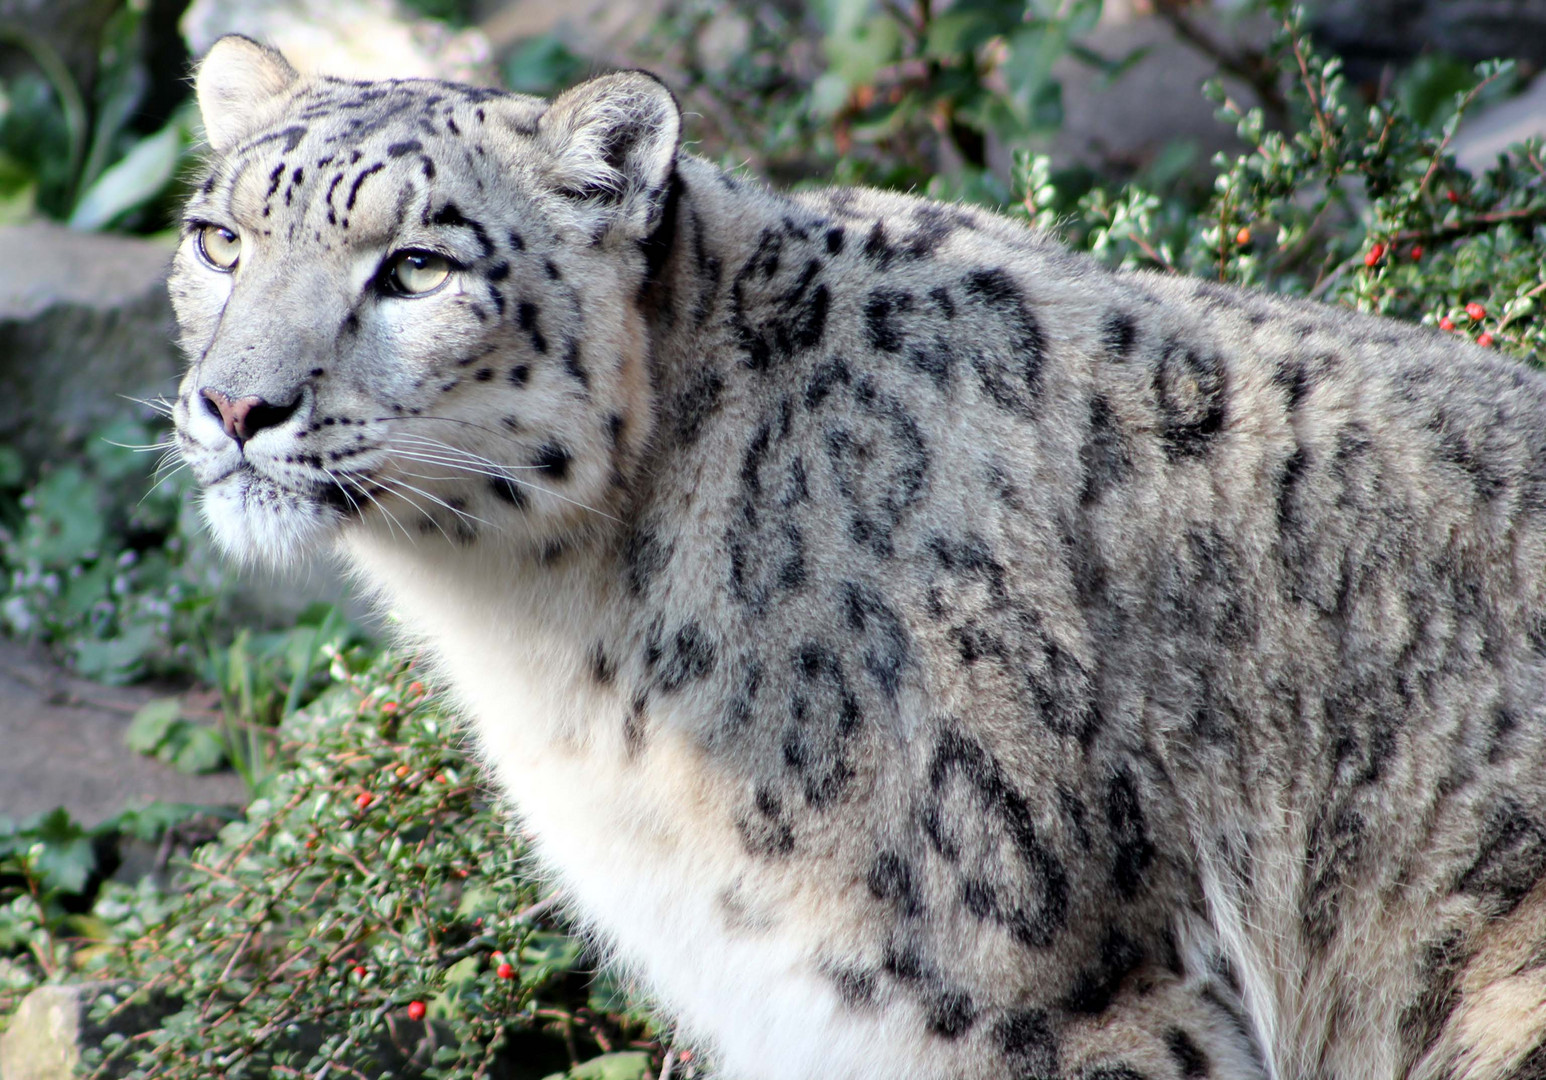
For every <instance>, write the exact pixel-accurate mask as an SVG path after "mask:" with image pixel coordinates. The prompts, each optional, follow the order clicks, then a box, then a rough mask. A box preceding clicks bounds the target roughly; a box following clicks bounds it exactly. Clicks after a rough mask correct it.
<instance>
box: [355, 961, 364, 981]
mask: <svg viewBox="0 0 1546 1080" xmlns="http://www.w3.org/2000/svg"><path fill="white" fill-rule="evenodd" d="M354 977H355V978H356V979H363V978H364V977H365V965H364V964H355V965H354Z"/></svg>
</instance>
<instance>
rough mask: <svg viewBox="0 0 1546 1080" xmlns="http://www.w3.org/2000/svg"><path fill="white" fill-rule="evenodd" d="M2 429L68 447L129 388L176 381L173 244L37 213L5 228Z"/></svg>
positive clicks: (36, 455)
mask: <svg viewBox="0 0 1546 1080" xmlns="http://www.w3.org/2000/svg"><path fill="white" fill-rule="evenodd" d="M0 249H3V250H4V251H5V252H6V253H7V258H6V259H5V261H4V262H3V263H0V439H3V440H4V441H6V442H8V443H9V444H10V445H12V446H15V447H16V448H17V449H19V450H21V451H22V452H23V453H24V454H25V455H26V456H27V457H29V458H30V459H32V460H33V461H38V460H46V459H51V458H56V457H59V456H62V455H64V454H66V453H68V452H70V451H72V450H74V449H78V448H79V447H80V445H81V444H82V442H83V441H84V440H85V439H86V438H87V436H89V435H90V434H92V433H93V432H94V431H95V430H96V429H98V428H99V427H101V426H102V424H103V423H104V422H105V421H107V420H108V419H110V418H112V417H114V416H121V415H122V414H123V412H124V410H125V408H126V407H128V406H127V405H126V403H125V401H124V400H123V399H124V397H125V396H131V397H157V396H160V395H163V394H171V393H173V392H174V391H175V388H176V385H177V374H178V368H179V367H180V366H181V361H180V359H179V357H178V354H177V350H176V348H175V347H174V346H173V344H172V338H171V333H172V308H171V302H170V301H169V300H168V299H167V295H166V267H167V263H168V261H169V260H170V259H171V254H172V249H171V246H170V245H169V244H168V243H165V242H160V241H155V240H145V239H140V238H137V237H128V236H114V235H108V234H103V233H82V232H75V231H72V230H70V229H66V228H64V227H63V226H61V225H54V224H50V223H47V222H35V223H30V224H26V225H14V226H9V227H5V228H0Z"/></svg>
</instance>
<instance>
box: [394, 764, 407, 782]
mask: <svg viewBox="0 0 1546 1080" xmlns="http://www.w3.org/2000/svg"><path fill="white" fill-rule="evenodd" d="M392 773H393V775H395V776H396V777H397V778H398V779H399V780H401V779H402V778H403V777H405V776H407V775H408V766H406V765H399V766H398V767H397V768H395V769H393V770H392Z"/></svg>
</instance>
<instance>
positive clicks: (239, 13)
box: [181, 0, 497, 85]
mask: <svg viewBox="0 0 1546 1080" xmlns="http://www.w3.org/2000/svg"><path fill="white" fill-rule="evenodd" d="M181 26H182V32H183V37H184V39H185V40H186V41H187V42H188V50H189V51H190V52H192V53H193V55H194V56H203V55H204V54H205V53H206V52H208V51H209V47H210V46H211V45H213V44H214V43H215V41H216V39H218V38H219V37H220V36H221V35H223V34H245V35H246V36H247V37H250V38H254V39H256V40H258V41H262V42H265V43H267V44H269V45H273V46H275V47H277V48H278V49H279V50H280V51H281V52H283V53H284V54H285V56H286V57H288V58H289V60H290V62H291V63H292V64H294V65H295V66H296V67H297V68H300V69H301V70H302V71H307V72H313V73H320V74H327V75H338V76H342V77H344V78H354V79H415V78H426V79H453V80H455V81H457V82H471V83H480V84H484V85H491V84H493V83H495V82H496V81H497V75H496V74H495V71H494V68H493V66H492V63H491V61H490V55H491V54H490V49H489V43H488V39H487V38H485V37H484V36H483V34H482V33H481V32H480V31H478V30H476V29H468V30H461V31H453V30H451V29H450V28H448V27H447V26H446V25H445V24H444V23H441V22H437V21H435V20H433V19H416V18H413V17H412V16H411V15H409V14H408V12H407V11H406V9H405V8H404V7H403V5H402V4H401V3H398V2H396V0H256V2H254V0H194V2H193V4H192V5H190V6H189V8H188V10H187V11H186V12H184V13H183V17H182V23H181Z"/></svg>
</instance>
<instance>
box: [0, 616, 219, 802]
mask: <svg viewBox="0 0 1546 1080" xmlns="http://www.w3.org/2000/svg"><path fill="white" fill-rule="evenodd" d="M165 693H166V691H165V689H164V688H162V689H157V688H154V687H151V688H147V687H140V686H133V687H117V686H99V685H97V684H96V683H93V682H88V681H86V680H85V679H78V678H76V677H75V676H73V675H71V674H70V673H69V672H67V671H64V670H62V669H60V668H59V667H58V665H56V664H55V663H53V662H52V661H51V660H50V659H49V658H48V656H47V654H46V653H45V652H43V651H42V650H41V649H37V648H32V647H29V646H26V645H23V644H20V643H18V642H15V641H12V640H9V639H6V638H0V816H4V817H10V818H12V819H15V820H21V819H23V818H25V817H27V816H29V815H31V814H36V813H39V812H41V811H44V810H51V809H53V808H54V807H56V806H64V807H66V808H67V809H68V810H69V811H70V813H71V814H72V815H73V816H75V817H76V818H77V819H78V820H80V821H82V822H83V823H85V824H87V825H92V824H96V823H97V822H100V821H101V820H103V819H104V818H107V817H111V816H112V815H113V814H116V813H117V812H118V811H120V810H122V809H123V808H124V807H125V806H128V805H130V804H133V803H137V802H151V801H153V800H157V799H159V800H162V801H164V802H190V803H206V804H220V803H230V804H239V803H241V802H242V801H243V793H242V783H241V780H240V779H238V778H237V777H236V776H235V774H233V773H228V772H227V773H216V774H213V775H210V776H184V775H183V774H181V773H179V772H177V771H176V770H175V769H172V768H171V767H169V766H166V765H163V764H161V763H160V762H159V761H156V760H154V759H152V758H147V757H142V756H141V755H139V754H135V753H133V752H132V751H130V750H129V749H128V748H127V747H126V746H124V741H123V737H124V732H125V730H127V728H128V726H129V720H130V718H131V717H132V716H133V715H134V712H135V710H136V709H138V708H139V707H140V706H141V705H143V704H145V702H147V701H149V700H151V699H152V698H154V697H158V696H162V695H164V694H165Z"/></svg>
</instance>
